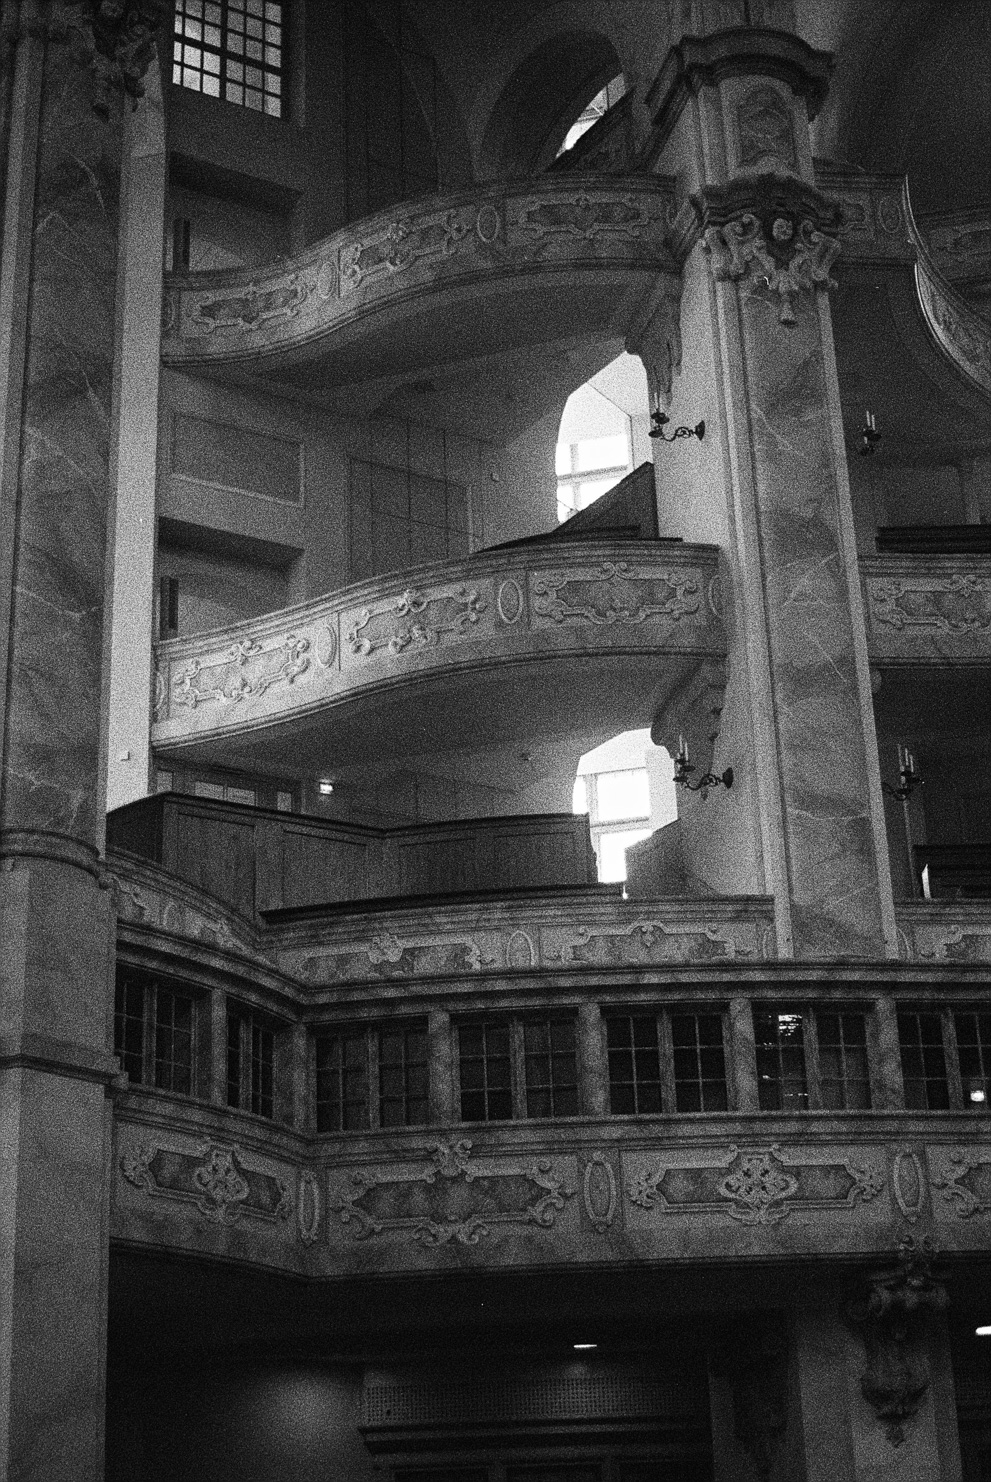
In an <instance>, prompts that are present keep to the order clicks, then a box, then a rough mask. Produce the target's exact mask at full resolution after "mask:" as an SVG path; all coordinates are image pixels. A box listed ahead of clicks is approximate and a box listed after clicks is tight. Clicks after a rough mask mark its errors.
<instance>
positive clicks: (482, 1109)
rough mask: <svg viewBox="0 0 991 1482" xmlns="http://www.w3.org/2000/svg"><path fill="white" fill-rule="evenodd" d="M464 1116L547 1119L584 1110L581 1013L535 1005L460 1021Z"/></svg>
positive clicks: (458, 1061)
mask: <svg viewBox="0 0 991 1482" xmlns="http://www.w3.org/2000/svg"><path fill="white" fill-rule="evenodd" d="M455 1031H456V1037H455V1051H456V1053H455V1057H454V1060H455V1068H456V1080H457V1085H456V1096H455V1101H456V1107H457V1111H456V1117H457V1120H458V1121H460V1122H468V1123H470V1122H502V1121H512V1122H523V1121H538V1120H540V1121H543V1120H547V1119H557V1118H559V1117H575V1116H578V1115H579V1114H580V1112H581V1104H582V1094H583V1093H582V1067H581V1061H580V1054H579V1045H578V1019H577V1015H576V1014H575V1013H574V1012H572V1011H571V1010H560V1011H559V1010H545V1011H543V1012H541V1011H539V1010H536V1011H533V1012H527V1013H520V1014H505V1015H500V1016H499V1017H497V1018H496V1017H486V1018H474V1017H473V1018H470V1019H464V1020H461V1021H460V1022H458V1023H457V1024H456V1025H455Z"/></svg>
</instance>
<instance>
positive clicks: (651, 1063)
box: [606, 1014, 661, 1117]
mask: <svg viewBox="0 0 991 1482" xmlns="http://www.w3.org/2000/svg"><path fill="white" fill-rule="evenodd" d="M659 1028H660V1021H659V1020H658V1018H657V1015H656V1014H610V1015H609V1017H608V1018H607V1020H606V1050H607V1054H608V1059H609V1110H610V1112H611V1113H612V1115H613V1116H614V1117H615V1116H650V1115H652V1114H653V1113H656V1112H659V1111H660V1110H661V1053H660V1039H659Z"/></svg>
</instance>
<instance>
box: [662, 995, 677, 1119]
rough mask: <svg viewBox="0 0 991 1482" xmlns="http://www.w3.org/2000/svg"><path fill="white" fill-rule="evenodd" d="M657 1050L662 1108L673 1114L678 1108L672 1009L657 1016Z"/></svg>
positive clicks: (666, 1113)
mask: <svg viewBox="0 0 991 1482" xmlns="http://www.w3.org/2000/svg"><path fill="white" fill-rule="evenodd" d="M657 1051H658V1055H659V1056H660V1061H661V1110H662V1111H663V1113H664V1114H665V1116H671V1115H672V1114H673V1113H674V1112H675V1111H676V1110H677V1098H676V1096H675V1086H674V1042H673V1040H672V1038H671V1011H670V1010H669V1009H664V1010H662V1012H661V1013H660V1014H658V1016H657Z"/></svg>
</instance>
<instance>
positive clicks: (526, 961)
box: [506, 931, 536, 968]
mask: <svg viewBox="0 0 991 1482" xmlns="http://www.w3.org/2000/svg"><path fill="white" fill-rule="evenodd" d="M535 964H536V953H535V952H534V950H533V942H532V941H531V939H530V937H529V936H528V935H527V933H526V932H525V931H514V932H513V934H512V936H511V937H510V938H509V941H508V942H507V943H506V966H507V967H516V968H528V967H534V966H535Z"/></svg>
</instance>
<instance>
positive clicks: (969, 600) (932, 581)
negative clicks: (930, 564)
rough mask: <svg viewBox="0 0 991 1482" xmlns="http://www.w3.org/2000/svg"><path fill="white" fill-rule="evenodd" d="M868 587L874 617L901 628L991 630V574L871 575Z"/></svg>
mask: <svg viewBox="0 0 991 1482" xmlns="http://www.w3.org/2000/svg"><path fill="white" fill-rule="evenodd" d="M867 590H868V595H869V599H870V610H871V616H872V617H873V619H874V621H875V622H877V623H882V624H884V625H885V626H887V627H891V628H894V629H896V630H897V631H898V632H906V631H910V630H913V629H919V630H923V631H930V632H934V633H952V634H987V633H989V632H991V578H988V577H980V576H974V575H972V574H970V573H964V574H959V573H958V574H956V575H950V574H947V575H940V574H938V573H934V572H928V573H927V572H923V573H920V574H919V575H918V576H908V577H890V578H883V577H871V578H869V580H868V585H867Z"/></svg>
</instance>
